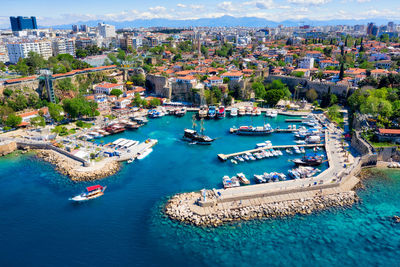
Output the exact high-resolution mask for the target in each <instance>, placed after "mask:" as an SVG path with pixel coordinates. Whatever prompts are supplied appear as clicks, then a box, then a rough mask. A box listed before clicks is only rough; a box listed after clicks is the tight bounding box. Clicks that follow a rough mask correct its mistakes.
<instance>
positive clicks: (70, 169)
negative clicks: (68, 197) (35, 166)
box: [36, 149, 120, 182]
mask: <svg viewBox="0 0 400 267" xmlns="http://www.w3.org/2000/svg"><path fill="white" fill-rule="evenodd" d="M36 156H37V157H38V158H40V159H42V160H44V161H47V162H49V163H51V164H52V165H53V166H55V169H56V171H58V172H59V173H61V174H63V175H66V176H68V177H69V178H70V179H71V180H72V181H77V182H82V181H95V180H100V179H103V178H106V177H108V176H111V175H113V174H115V173H117V172H118V171H119V170H120V164H119V163H118V162H117V161H115V160H104V162H102V163H101V164H94V165H93V166H89V167H83V166H82V165H81V164H80V163H79V162H76V161H74V160H72V159H70V158H68V157H66V156H64V155H61V154H60V153H57V152H55V151H53V150H43V149H38V150H36Z"/></svg>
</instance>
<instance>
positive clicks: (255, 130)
mask: <svg viewBox="0 0 400 267" xmlns="http://www.w3.org/2000/svg"><path fill="white" fill-rule="evenodd" d="M273 132H274V129H272V127H271V125H269V124H265V125H264V126H257V127H253V126H241V127H239V129H237V131H236V134H237V135H268V134H271V133H273Z"/></svg>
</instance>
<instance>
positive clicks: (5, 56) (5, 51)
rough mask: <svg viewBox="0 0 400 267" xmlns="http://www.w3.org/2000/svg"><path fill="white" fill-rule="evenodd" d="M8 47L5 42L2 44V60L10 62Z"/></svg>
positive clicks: (0, 45)
mask: <svg viewBox="0 0 400 267" xmlns="http://www.w3.org/2000/svg"><path fill="white" fill-rule="evenodd" d="M8 61H9V59H8V52H7V47H6V46H5V45H4V44H0V62H8Z"/></svg>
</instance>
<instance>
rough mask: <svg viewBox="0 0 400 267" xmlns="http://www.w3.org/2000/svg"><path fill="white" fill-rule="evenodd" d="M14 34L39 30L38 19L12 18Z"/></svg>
mask: <svg viewBox="0 0 400 267" xmlns="http://www.w3.org/2000/svg"><path fill="white" fill-rule="evenodd" d="M10 22H11V29H12V31H13V32H17V31H23V30H35V29H37V24H36V17H22V16H18V17H10Z"/></svg>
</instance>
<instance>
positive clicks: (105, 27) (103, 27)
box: [97, 23, 117, 38]
mask: <svg viewBox="0 0 400 267" xmlns="http://www.w3.org/2000/svg"><path fill="white" fill-rule="evenodd" d="M97 29H98V31H99V34H100V36H102V37H104V38H113V37H116V36H117V34H116V33H115V26H113V25H109V24H104V23H99V24H98V26H97Z"/></svg>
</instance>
